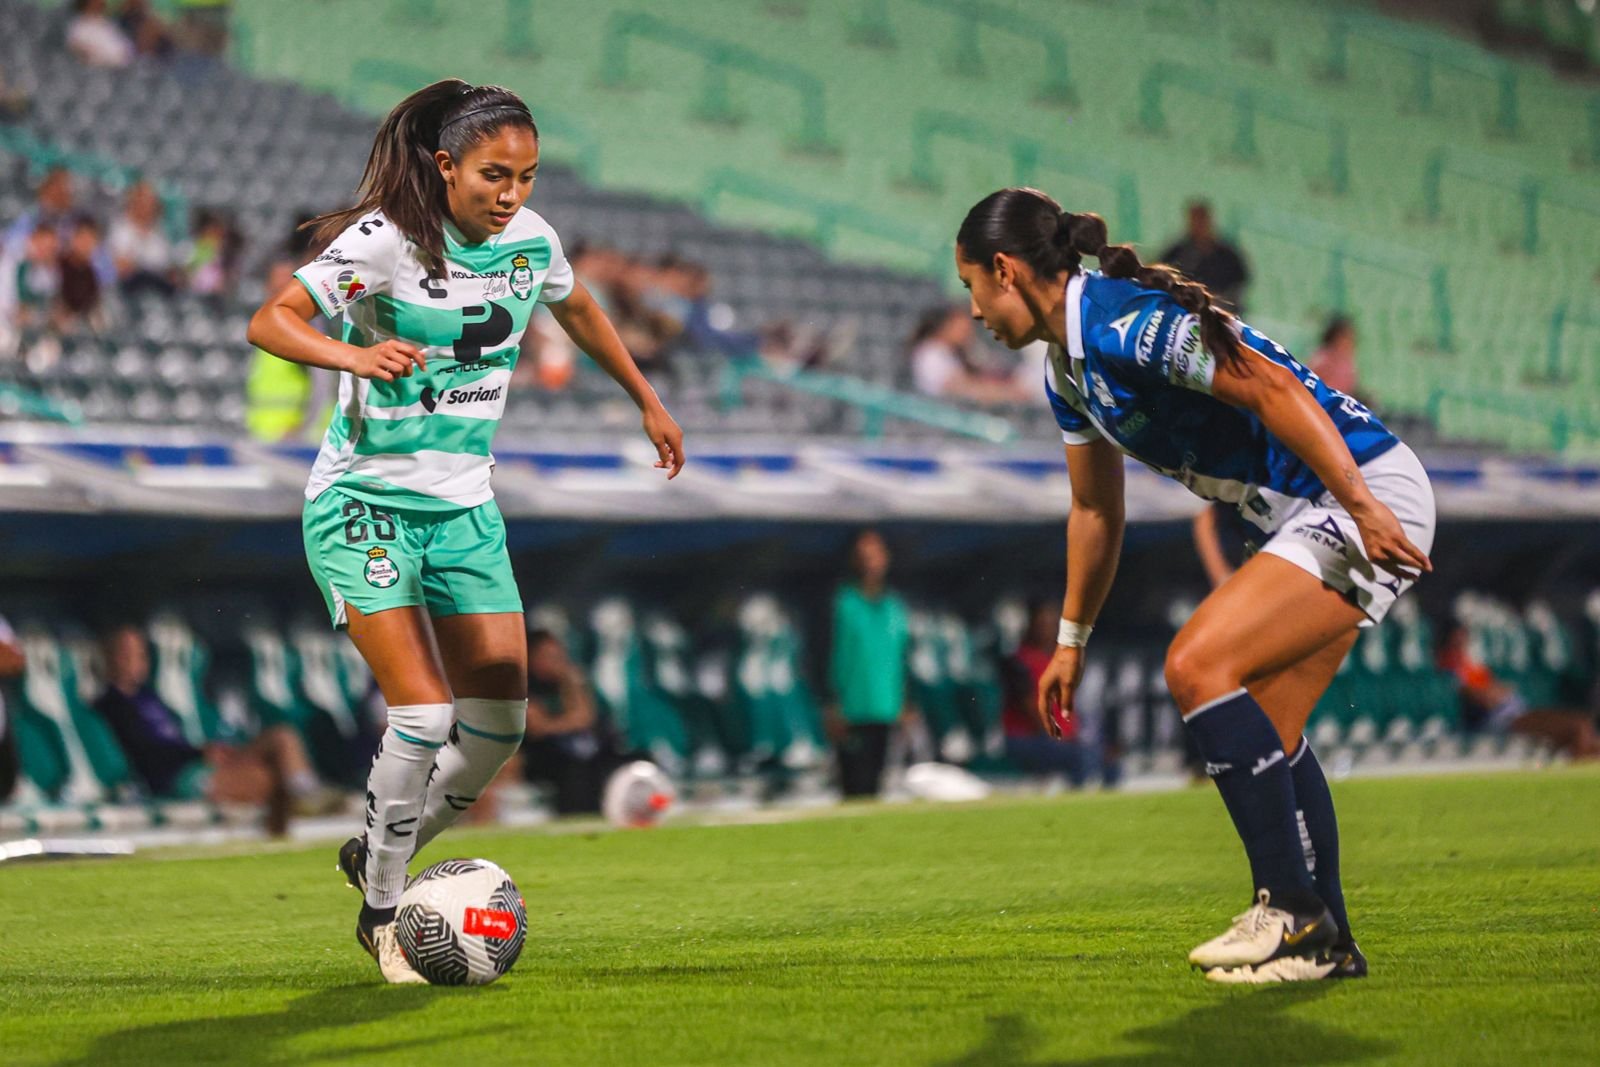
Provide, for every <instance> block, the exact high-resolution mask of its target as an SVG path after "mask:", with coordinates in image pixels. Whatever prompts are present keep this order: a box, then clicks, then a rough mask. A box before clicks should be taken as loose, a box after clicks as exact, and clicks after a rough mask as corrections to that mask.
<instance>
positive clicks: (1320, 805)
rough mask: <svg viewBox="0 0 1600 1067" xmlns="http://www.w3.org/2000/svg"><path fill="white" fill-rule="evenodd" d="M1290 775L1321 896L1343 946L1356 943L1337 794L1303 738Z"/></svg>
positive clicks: (1308, 859) (1308, 860) (1291, 759)
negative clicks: (1342, 876)
mask: <svg viewBox="0 0 1600 1067" xmlns="http://www.w3.org/2000/svg"><path fill="white" fill-rule="evenodd" d="M1289 772H1290V774H1291V775H1292V776H1293V778H1294V799H1295V803H1297V804H1299V805H1300V834H1301V838H1300V843H1301V845H1303V846H1304V848H1305V853H1306V867H1307V868H1309V869H1310V871H1311V878H1312V881H1313V882H1314V883H1315V885H1316V889H1317V896H1319V897H1321V898H1322V902H1323V903H1324V904H1326V905H1327V906H1328V910H1329V911H1330V912H1332V913H1333V917H1334V919H1335V920H1337V921H1338V923H1339V936H1340V938H1341V939H1342V940H1341V943H1342V942H1344V941H1354V937H1353V936H1352V935H1351V933H1350V917H1349V916H1348V915H1346V914H1345V910H1344V887H1343V886H1341V885H1340V884H1339V820H1338V818H1337V817H1336V816H1335V815H1334V813H1333V794H1332V793H1331V792H1329V791H1328V779H1327V778H1326V777H1325V776H1324V775H1323V773H1322V764H1320V763H1318V762H1317V754H1316V753H1315V752H1313V751H1311V744H1310V742H1308V741H1307V740H1306V739H1305V738H1303V737H1302V738H1301V739H1300V747H1299V748H1298V749H1296V750H1295V753H1294V755H1293V756H1290V757H1289Z"/></svg>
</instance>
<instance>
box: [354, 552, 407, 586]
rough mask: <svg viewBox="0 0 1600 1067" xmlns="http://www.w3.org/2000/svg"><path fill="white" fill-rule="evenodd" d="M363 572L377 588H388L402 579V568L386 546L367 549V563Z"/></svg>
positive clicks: (368, 582)
mask: <svg viewBox="0 0 1600 1067" xmlns="http://www.w3.org/2000/svg"><path fill="white" fill-rule="evenodd" d="M362 574H363V575H364V576H365V577H366V579H367V584H368V585H370V586H372V587H373V588H375V589H387V588H389V587H390V586H391V585H393V584H394V583H395V582H398V581H399V580H400V568H399V567H396V566H395V563H394V560H392V559H390V558H389V550H388V549H386V548H369V549H367V565H366V568H365V569H364V570H363V571H362Z"/></svg>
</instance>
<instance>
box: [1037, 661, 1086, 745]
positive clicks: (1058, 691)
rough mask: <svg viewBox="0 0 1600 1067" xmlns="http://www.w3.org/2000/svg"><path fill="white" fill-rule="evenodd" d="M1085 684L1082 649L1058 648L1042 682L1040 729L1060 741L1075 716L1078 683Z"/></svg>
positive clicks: (1040, 686) (1039, 705) (1040, 681)
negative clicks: (1068, 722) (1066, 726)
mask: <svg viewBox="0 0 1600 1067" xmlns="http://www.w3.org/2000/svg"><path fill="white" fill-rule="evenodd" d="M1082 680H1083V649H1081V648H1069V647H1067V646H1065V645H1059V646H1057V648H1056V652H1055V655H1053V656H1051V657H1050V663H1049V665H1048V666H1047V667H1045V669H1044V674H1043V675H1041V676H1040V678H1039V703H1038V713H1039V725H1041V726H1043V727H1044V730H1045V732H1046V733H1048V734H1049V735H1050V736H1051V737H1053V738H1056V739H1057V740H1060V738H1061V730H1062V727H1063V726H1064V725H1065V723H1066V721H1067V719H1068V718H1070V717H1071V716H1072V714H1073V712H1074V710H1075V709H1074V707H1073V701H1074V699H1075V698H1076V696H1077V692H1078V683H1079V682H1080V681H1082Z"/></svg>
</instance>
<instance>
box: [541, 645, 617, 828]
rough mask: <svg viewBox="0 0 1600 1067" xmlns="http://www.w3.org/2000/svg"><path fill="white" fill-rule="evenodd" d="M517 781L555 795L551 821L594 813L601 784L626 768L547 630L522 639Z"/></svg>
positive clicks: (588, 692)
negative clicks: (523, 696)
mask: <svg viewBox="0 0 1600 1067" xmlns="http://www.w3.org/2000/svg"><path fill="white" fill-rule="evenodd" d="M521 758H522V775H523V777H524V778H525V779H526V780H528V781H530V782H536V783H542V784H545V785H547V786H550V787H552V788H553V789H554V790H555V809H556V814H557V815H577V814H585V813H588V814H592V813H594V812H598V811H599V810H600V794H601V791H602V790H603V789H604V788H605V784H606V779H607V778H608V777H609V776H610V775H611V773H612V772H613V771H615V770H616V769H617V768H618V767H620V766H622V764H623V763H625V762H626V758H625V757H624V755H623V754H622V753H621V751H620V746H619V745H618V744H617V741H616V738H615V736H614V734H613V733H612V731H611V730H610V729H609V727H608V725H607V724H606V723H605V722H604V721H603V720H602V719H601V718H600V716H599V713H598V711H597V708H596V704H595V696H594V690H593V688H592V687H591V686H590V685H589V678H588V675H587V674H585V673H584V670H583V668H582V667H580V666H578V665H577V664H576V663H574V662H573V661H572V658H571V657H570V656H568V655H567V649H566V646H565V645H564V644H562V642H561V639H560V638H558V637H557V636H556V635H555V634H553V633H551V632H550V631H549V630H535V631H533V632H532V633H530V634H529V635H528V732H527V737H526V739H525V740H524V741H523V742H522V752H521Z"/></svg>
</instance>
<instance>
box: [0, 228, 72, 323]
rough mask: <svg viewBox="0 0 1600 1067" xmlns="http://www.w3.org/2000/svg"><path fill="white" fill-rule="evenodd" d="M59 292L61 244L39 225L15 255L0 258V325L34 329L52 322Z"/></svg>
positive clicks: (50, 230)
mask: <svg viewBox="0 0 1600 1067" xmlns="http://www.w3.org/2000/svg"><path fill="white" fill-rule="evenodd" d="M60 293H61V242H60V240H59V239H58V238H57V237H56V231H55V229H54V228H52V227H49V226H41V227H40V228H38V229H36V230H34V231H33V232H32V233H30V234H28V235H27V237H25V238H23V241H22V244H21V246H20V247H19V248H18V249H17V250H16V251H15V252H7V253H5V254H3V255H0V324H3V325H4V326H5V327H7V329H8V330H28V329H36V328H39V327H42V326H45V325H48V324H49V323H50V322H51V319H52V316H53V315H54V312H55V308H56V299H57V297H58V296H59V295H60Z"/></svg>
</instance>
